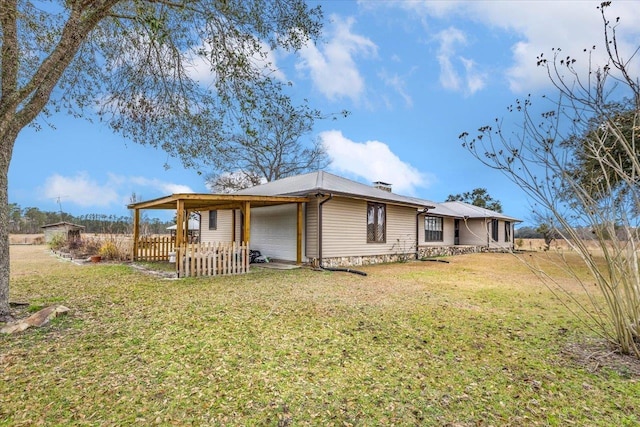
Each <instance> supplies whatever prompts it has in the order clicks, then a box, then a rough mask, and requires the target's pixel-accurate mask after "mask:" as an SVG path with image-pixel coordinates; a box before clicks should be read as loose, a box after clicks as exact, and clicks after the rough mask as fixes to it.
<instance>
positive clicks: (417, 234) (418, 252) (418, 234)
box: [416, 208, 429, 259]
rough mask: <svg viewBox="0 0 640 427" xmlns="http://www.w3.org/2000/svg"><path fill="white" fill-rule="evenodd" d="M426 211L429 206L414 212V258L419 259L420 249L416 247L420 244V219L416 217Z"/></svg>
mask: <svg viewBox="0 0 640 427" xmlns="http://www.w3.org/2000/svg"><path fill="white" fill-rule="evenodd" d="M428 211H429V208H424V209H423V210H421V211H418V213H417V214H416V259H420V250H419V249H418V246H419V245H420V241H419V240H420V221H419V220H418V219H419V218H420V215H422V214H426V213H427V212H428Z"/></svg>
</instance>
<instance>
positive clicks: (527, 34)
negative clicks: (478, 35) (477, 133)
mask: <svg viewBox="0 0 640 427" xmlns="http://www.w3.org/2000/svg"><path fill="white" fill-rule="evenodd" d="M600 3H601V1H600V0H595V1H591V0H585V1H553V2H552V1H546V2H540V1H439V2H438V1H436V2H434V1H428V0H422V1H411V2H371V1H367V2H366V4H367V7H369V8H372V7H383V5H384V7H397V8H402V9H405V10H406V11H407V13H408V14H409V16H411V17H416V18H418V19H421V20H422V22H423V23H424V28H425V30H426V31H427V32H432V31H433V28H434V27H435V26H436V25H437V24H438V23H440V20H442V21H443V22H444V21H450V20H452V19H455V20H456V25H458V26H460V27H461V26H462V25H463V24H464V22H465V21H467V22H472V23H473V24H474V25H481V26H484V27H485V28H486V29H487V30H491V31H493V32H494V34H496V35H497V36H502V34H500V33H495V30H499V31H501V32H503V34H504V35H505V36H508V37H509V38H512V39H514V42H513V43H512V45H511V63H510V64H506V65H504V66H503V69H502V72H503V75H504V78H505V79H506V80H507V82H508V83H509V87H510V89H511V90H512V91H514V92H523V91H528V92H530V91H533V90H535V89H539V88H544V87H548V86H549V85H550V82H549V78H548V76H547V73H546V70H545V69H543V68H542V67H537V65H536V57H537V56H538V55H540V54H541V53H545V56H547V57H548V58H549V57H550V55H551V54H552V52H551V49H552V48H561V49H562V53H563V55H565V53H566V55H571V56H572V57H575V58H576V59H577V60H578V62H577V63H576V64H575V65H576V67H577V69H578V71H579V72H580V73H581V74H582V75H584V73H586V69H587V66H588V58H587V56H586V55H583V51H584V49H585V48H590V47H591V46H594V45H596V46H597V48H596V51H595V52H594V56H593V58H592V59H593V63H594V64H597V65H600V66H602V65H604V63H605V53H606V52H605V49H604V36H603V22H602V17H601V15H600V11H599V10H598V9H597V7H598V6H599V5H600ZM606 15H607V17H608V18H609V19H610V20H611V22H615V20H616V18H617V17H621V19H620V23H619V24H618V27H617V35H618V42H619V46H620V48H621V49H622V51H623V52H626V53H627V55H626V57H627V58H628V57H629V56H630V54H631V53H632V52H633V49H635V48H636V47H637V40H638V37H639V35H640V25H638V24H639V23H640V7H638V3H637V2H632V1H614V2H613V3H612V4H611V6H610V7H609V8H607V9H606ZM445 31H448V30H445ZM451 35H454V36H455V34H449V36H451ZM455 40H458V41H460V39H458V38H454V41H455ZM443 42H444V40H442V39H441V52H439V58H438V60H439V61H440V65H441V69H442V71H443V73H449V74H444V75H443V77H442V80H443V81H442V84H443V85H445V87H449V88H454V87H457V88H460V87H461V82H460V76H459V75H458V74H451V73H450V72H451V71H452V69H453V65H455V62H454V60H453V58H455V55H456V54H458V55H460V54H461V53H460V52H459V51H456V52H454V51H448V53H447V51H446V50H445V51H443V46H444V44H443ZM444 47H446V46H444ZM450 47H451V46H450ZM463 47H465V46H461V45H459V46H458V48H459V49H461V48H463ZM467 48H468V49H469V50H468V51H465V52H463V54H464V57H465V58H467V60H473V61H474V68H475V66H477V65H478V64H483V58H482V56H481V55H482V52H483V50H482V49H481V46H480V45H479V44H474V45H472V46H467ZM471 49H473V51H471ZM488 66H491V67H492V68H493V65H492V64H489V65H488ZM485 68H487V66H485ZM454 71H455V69H454ZM482 80H483V79H482V75H478V74H475V73H472V74H471V76H470V77H469V78H468V79H467V90H468V91H470V92H471V91H472V90H473V89H474V88H477V87H479V85H481V82H482ZM476 90H477V89H476Z"/></svg>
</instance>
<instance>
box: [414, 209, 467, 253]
mask: <svg viewBox="0 0 640 427" xmlns="http://www.w3.org/2000/svg"><path fill="white" fill-rule="evenodd" d="M424 218H425V215H420V218H419V220H418V242H420V243H419V245H420V246H453V245H454V243H455V220H454V218H447V217H444V218H442V240H443V241H442V242H425V240H424ZM460 226H461V227H462V226H463V224H462V221H461V222H460Z"/></svg>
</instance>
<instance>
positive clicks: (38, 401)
mask: <svg viewBox="0 0 640 427" xmlns="http://www.w3.org/2000/svg"><path fill="white" fill-rule="evenodd" d="M11 250H12V257H13V258H12V289H11V292H12V294H11V295H12V300H28V301H30V303H31V304H32V305H36V306H44V305H48V304H51V303H60V304H64V305H66V306H67V307H69V308H71V309H72V312H71V313H70V315H68V316H67V317H63V318H59V319H56V320H55V321H54V322H53V323H52V324H51V325H49V326H46V327H44V328H41V329H38V330H32V329H30V330H28V331H26V332H24V333H21V334H18V335H14V336H0V424H4V425H33V424H48V425H65V424H89V425H122V424H134V423H138V424H151V423H157V424H179V425H184V424H195V425H201V424H214V425H218V424H219V425H283V426H284V425H323V426H324V425H356V424H360V425H392V424H396V425H416V424H427V425H429V424H431V425H446V424H450V425H458V426H465V425H470V426H471V425H474V426H475V425H571V424H576V425H637V424H638V423H640V417H639V415H638V412H637V406H638V402H640V382H639V381H638V377H637V376H635V375H630V374H629V372H628V371H624V370H619V369H615V367H613V368H606V369H596V370H594V369H590V368H588V367H585V366H583V365H582V364H580V363H577V362H576V361H575V359H574V358H572V357H569V356H568V355H567V348H570V347H571V346H575V345H577V344H576V343H581V342H587V341H589V342H592V341H593V340H592V336H591V335H590V332H589V331H588V329H587V328H586V327H585V326H584V325H582V324H581V323H580V322H578V321H576V320H575V318H573V317H572V316H571V315H570V314H569V313H568V311H567V309H566V308H565V307H564V306H562V304H560V303H559V302H558V301H556V300H555V299H554V298H553V297H552V296H551V294H550V292H549V291H548V290H547V289H546V288H545V287H544V286H543V285H541V284H539V282H537V280H536V279H535V278H534V277H533V275H532V274H531V273H530V272H529V271H528V270H527V268H526V267H525V266H524V265H523V264H522V263H520V262H519V261H517V260H516V258H515V257H513V256H511V255H506V254H477V255H469V256H459V257H452V258H448V260H449V261H450V263H449V264H445V263H435V262H434V263H427V262H411V263H404V264H388V265H380V266H370V267H364V268H363V270H365V271H366V272H367V273H368V274H369V275H368V276H367V277H362V276H357V275H352V274H346V273H329V272H314V271H310V270H291V271H273V270H262V269H261V270H259V271H255V272H252V273H251V274H248V275H245V276H241V277H231V278H213V279H183V280H179V281H175V280H174V281H169V280H162V279H159V278H156V277H152V276H149V275H146V274H143V273H140V272H137V271H135V270H133V269H132V268H130V267H127V266H121V265H100V264H96V265H85V266H77V265H74V264H71V263H68V262H62V261H58V260H57V259H55V258H53V257H51V256H50V255H48V254H47V253H46V252H45V250H44V248H43V247H12V248H11ZM526 256H530V254H527V255H526ZM531 256H538V255H531ZM541 260H543V259H542V258H541ZM566 280H567V281H568V280H569V279H566ZM575 292H576V294H577V297H578V298H582V296H580V295H579V294H578V293H579V292H580V290H579V289H578V288H576V290H575ZM578 345H579V344H578Z"/></svg>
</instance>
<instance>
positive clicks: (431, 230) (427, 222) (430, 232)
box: [424, 216, 443, 242]
mask: <svg viewBox="0 0 640 427" xmlns="http://www.w3.org/2000/svg"><path fill="white" fill-rule="evenodd" d="M442 240H443V238H442V218H440V217H437V216H426V217H425V218H424V241H425V242H442Z"/></svg>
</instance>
